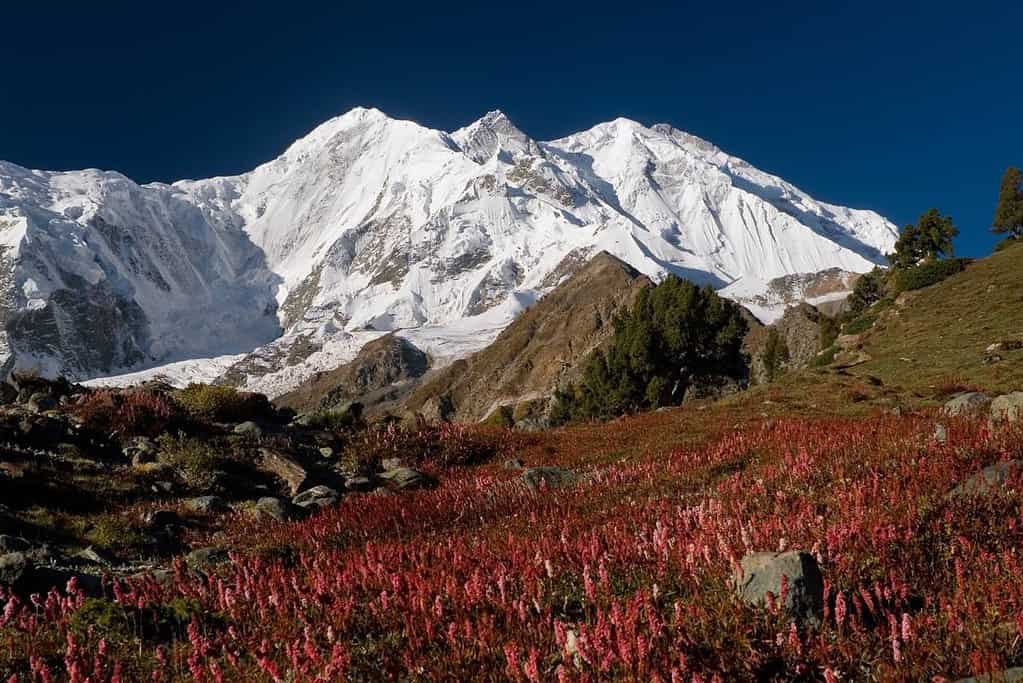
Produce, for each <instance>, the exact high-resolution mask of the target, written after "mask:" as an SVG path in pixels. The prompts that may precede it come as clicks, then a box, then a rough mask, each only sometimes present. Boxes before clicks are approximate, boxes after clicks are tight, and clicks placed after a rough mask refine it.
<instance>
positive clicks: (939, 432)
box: [934, 423, 948, 444]
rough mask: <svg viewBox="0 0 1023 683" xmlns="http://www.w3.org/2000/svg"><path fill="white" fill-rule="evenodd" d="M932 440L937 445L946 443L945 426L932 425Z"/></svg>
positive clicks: (939, 424) (946, 431)
mask: <svg viewBox="0 0 1023 683" xmlns="http://www.w3.org/2000/svg"><path fill="white" fill-rule="evenodd" d="M934 440H935V441H936V442H937V443H942V444H943V443H948V430H947V429H945V425H943V424H941V423H938V424H936V425H934Z"/></svg>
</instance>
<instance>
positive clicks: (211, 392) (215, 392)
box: [174, 384, 273, 422]
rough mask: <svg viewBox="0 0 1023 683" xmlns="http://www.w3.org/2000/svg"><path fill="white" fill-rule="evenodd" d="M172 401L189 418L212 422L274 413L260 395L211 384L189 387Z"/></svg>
mask: <svg viewBox="0 0 1023 683" xmlns="http://www.w3.org/2000/svg"><path fill="white" fill-rule="evenodd" d="M174 400H175V401H176V402H177V403H178V405H180V406H181V407H182V408H183V409H184V410H185V411H186V412H188V414H189V415H191V416H192V417H194V418H196V419H199V420H207V421H211V422H238V421H241V420H248V419H253V418H257V417H263V416H267V415H269V414H270V413H272V412H273V407H272V406H271V405H270V402H269V401H268V400H267V398H266V396H264V395H263V394H254V393H250V392H244V391H238V390H237V389H235V388H234V387H226V386H218V385H213V384H189V385H188V386H187V387H185V388H184V389H179V390H178V391H177V392H175V393H174Z"/></svg>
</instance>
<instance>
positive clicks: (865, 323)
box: [842, 313, 877, 334]
mask: <svg viewBox="0 0 1023 683" xmlns="http://www.w3.org/2000/svg"><path fill="white" fill-rule="evenodd" d="M876 321H877V315H876V314H874V313H867V314H865V315H861V316H860V317H858V318H854V319H853V320H850V321H849V322H847V323H846V324H845V326H844V327H843V328H842V333H843V334H862V333H864V332H866V331H867V330H869V329H870V328H871V327H873V326H874V323H875V322H876Z"/></svg>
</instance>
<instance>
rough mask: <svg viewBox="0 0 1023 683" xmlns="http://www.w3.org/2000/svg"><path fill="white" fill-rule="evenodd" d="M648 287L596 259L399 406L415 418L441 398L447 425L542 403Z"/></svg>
mask: <svg viewBox="0 0 1023 683" xmlns="http://www.w3.org/2000/svg"><path fill="white" fill-rule="evenodd" d="M649 284H650V281H649V279H647V278H646V277H645V276H643V275H641V274H640V273H639V272H637V271H636V270H635V269H633V268H632V267H631V266H629V265H628V264H626V263H624V262H623V261H621V260H619V259H617V258H615V257H614V256H611V255H610V254H608V253H606V252H601V253H599V254H597V255H596V256H594V257H593V258H592V259H591V260H590V261H589V262H588V263H587V264H586V265H585V266H583V267H582V268H581V269H580V270H578V271H577V272H576V273H575V274H574V275H573V276H572V277H571V278H569V279H568V280H567V281H566V282H564V283H563V284H561V285H560V286H558V287H557V288H555V289H554V290H553V291H551V292H550V293H549V294H547V296H545V297H543V299H541V300H540V301H539V302H538V303H537V304H536V305H535V306H533V307H531V308H530V309H529V310H527V311H525V312H524V313H523V314H522V315H521V316H519V318H518V319H517V320H516V321H515V322H513V323H512V324H511V325H509V326H508V328H507V329H505V330H504V331H503V332H502V333H501V334H500V335H499V336H498V337H497V339H496V340H495V341H494V343H493V344H491V345H490V346H488V347H487V348H485V349H483V350H482V351H479V352H478V353H476V354H473V355H472V356H470V357H468V358H465V359H463V360H459V361H456V362H455V363H453V364H452V365H450V366H447V367H445V368H443V369H440V370H438V371H437V372H436V373H433V374H431V375H428V376H427V377H426V378H424V381H423V382H422V384H421V385H420V386H419V388H417V389H416V390H415V391H414V392H413V393H412V395H411V396H410V397H409V399H408V401H406V407H407V408H408V409H409V410H412V411H420V410H422V409H423V408H424V406H428V404H429V403H431V402H436V400H438V399H441V400H443V402H444V403H445V404H447V405H449V406H450V409H451V410H453V414H452V415H451V417H452V419H455V420H459V421H477V420H481V419H483V418H485V417H487V416H488V415H489V414H490V413H492V412H493V411H494V410H495V409H496V408H498V407H500V406H506V405H507V406H511V405H515V404H518V403H521V402H523V401H529V400H533V399H537V398H542V397H546V396H550V395H551V394H552V393H553V391H554V389H555V388H556V387H557V386H558V385H559V383H561V382H563V381H566V380H571V379H573V378H575V377H576V376H577V375H578V373H579V366H580V363H581V361H582V360H583V359H584V358H585V357H586V355H587V354H588V353H589V352H590V351H591V350H593V349H594V348H596V347H597V346H598V345H599V344H601V343H602V342H604V341H605V340H606V339H608V338H609V337H610V336H611V333H612V332H613V325H612V321H613V319H614V317H615V315H616V313H617V312H618V311H619V310H620V309H621V308H622V307H623V306H629V305H631V303H632V302H633V301H634V300H635V297H636V295H637V294H638V292H639V291H640V290H641V289H642V288H644V287H646V286H648V285H649ZM445 397H446V398H445Z"/></svg>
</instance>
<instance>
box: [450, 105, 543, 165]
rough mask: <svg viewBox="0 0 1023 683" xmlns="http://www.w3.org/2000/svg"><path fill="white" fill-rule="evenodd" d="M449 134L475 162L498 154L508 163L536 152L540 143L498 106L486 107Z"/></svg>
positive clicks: (484, 160)
mask: <svg viewBox="0 0 1023 683" xmlns="http://www.w3.org/2000/svg"><path fill="white" fill-rule="evenodd" d="M451 138H452V139H453V140H454V141H455V143H456V144H457V145H458V147H459V148H460V149H461V150H462V152H464V153H465V155H466V156H467V157H469V158H470V159H472V160H473V161H475V162H476V163H477V164H485V163H487V162H488V161H490V160H491V159H493V158H494V157H495V156H499V155H500V156H501V157H502V160H503V161H505V162H508V163H510V162H511V160H512V159H514V158H515V157H516V156H519V155H521V154H524V153H528V154H538V153H539V151H540V149H539V146H538V145H537V144H536V143H535V142H534V141H533V140H532V139H531V138H530V137H529V136H528V135H526V134H525V133H523V132H522V130H521V129H520V128H519V127H518V126H516V125H515V124H514V123H512V121H511V119H509V118H508V116H507V115H505V113H504V112H503V111H501V110H499V109H495V110H493V111H489V112H487V113H486V114H484V116H483V118H481V119H479V120H478V121H475V122H473V123H471V124H469V125H468V126H466V127H465V128H460V129H458V130H456V131H455V132H454V133H452V134H451Z"/></svg>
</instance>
